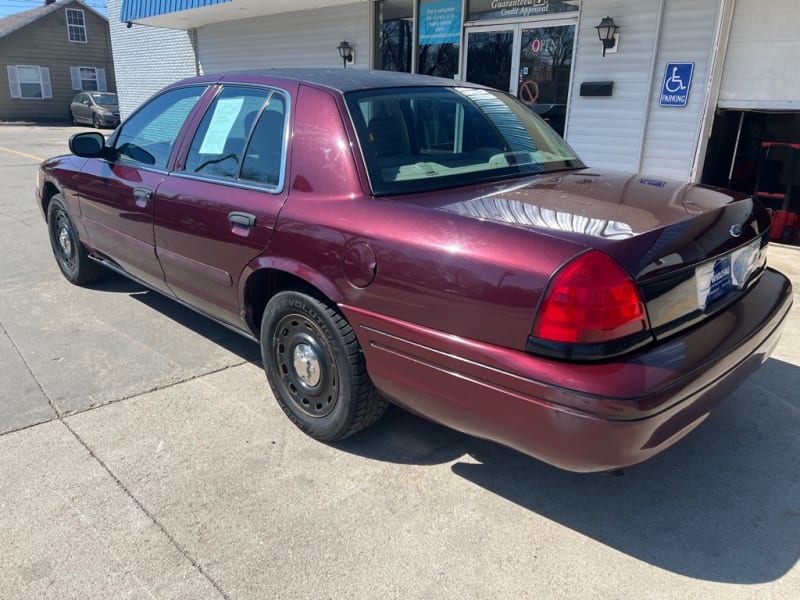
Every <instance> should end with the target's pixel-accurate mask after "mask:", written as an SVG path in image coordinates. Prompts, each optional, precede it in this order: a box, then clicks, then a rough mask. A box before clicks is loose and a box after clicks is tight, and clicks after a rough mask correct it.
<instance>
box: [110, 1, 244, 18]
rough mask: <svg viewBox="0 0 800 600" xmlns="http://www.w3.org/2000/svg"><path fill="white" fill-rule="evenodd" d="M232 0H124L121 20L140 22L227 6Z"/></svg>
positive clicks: (120, 14)
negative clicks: (162, 16)
mask: <svg viewBox="0 0 800 600" xmlns="http://www.w3.org/2000/svg"><path fill="white" fill-rule="evenodd" d="M230 1H231V0H122V9H121V10H120V13H119V20H120V21H122V22H127V21H138V20H140V19H147V18H150V17H158V16H160V15H166V14H169V13H175V12H180V11H183V10H191V9H193V8H205V7H207V6H214V5H215V4H225V3H226V2H230Z"/></svg>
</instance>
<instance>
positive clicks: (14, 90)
mask: <svg viewBox="0 0 800 600" xmlns="http://www.w3.org/2000/svg"><path fill="white" fill-rule="evenodd" d="M8 87H10V88H11V97H12V98H22V90H20V89H19V77H17V67H12V66H11V65H9V66H8Z"/></svg>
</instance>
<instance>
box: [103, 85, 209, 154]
mask: <svg viewBox="0 0 800 600" xmlns="http://www.w3.org/2000/svg"><path fill="white" fill-rule="evenodd" d="M204 91H205V88H204V87H199V86H198V87H186V88H178V89H175V90H170V91H168V92H166V93H164V94H161V95H160V96H157V97H156V98H154V99H153V100H151V101H150V102H149V103H148V104H146V105H144V106H143V107H142V108H141V109H140V110H138V111H137V112H136V113H135V114H134V115H132V116H131V117H130V118H129V119H128V120H127V121H125V124H124V125H123V126H122V128H121V129H120V130H119V135H118V136H117V139H116V141H115V143H114V149H115V150H116V155H117V159H118V160H119V161H121V162H132V163H140V164H143V165H148V166H153V167H156V168H160V169H164V168H166V166H167V160H169V155H170V153H171V152H172V148H173V147H174V146H175V142H176V141H177V139H178V134H179V133H180V130H181V128H182V127H183V124H184V122H186V118H187V117H188V116H189V113H190V112H191V111H192V108H194V105H195V104H196V103H197V101H198V100H199V99H200V96H201V95H202V94H203V92H204Z"/></svg>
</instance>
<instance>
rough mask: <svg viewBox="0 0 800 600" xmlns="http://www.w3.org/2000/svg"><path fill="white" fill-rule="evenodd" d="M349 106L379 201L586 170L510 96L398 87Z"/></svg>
mask: <svg viewBox="0 0 800 600" xmlns="http://www.w3.org/2000/svg"><path fill="white" fill-rule="evenodd" d="M345 100H346V102H347V106H348V109H349V111H350V114H351V116H352V118H353V122H354V124H355V128H356V132H357V134H358V137H359V142H360V145H361V150H362V152H363V154H364V157H365V160H366V163H367V170H368V171H369V177H370V182H371V185H372V191H373V193H375V194H376V195H382V194H402V193H416V192H425V191H429V190H435V189H441V188H445V187H453V186H458V185H467V184H472V183H479V182H484V181H494V180H498V179H509V178H513V177H519V176H520V175H532V174H538V173H550V172H553V171H563V170H566V169H577V168H582V167H583V163H581V161H580V159H579V158H578V157H577V156H576V155H575V153H574V152H573V151H572V149H571V148H570V147H569V146H568V145H567V144H566V142H564V140H562V139H561V137H560V136H559V135H558V134H557V133H556V132H555V131H553V130H552V129H551V128H550V126H549V125H547V123H545V122H544V121H543V120H542V119H541V118H539V117H538V116H537V115H536V114H535V113H534V112H533V111H532V110H530V109H529V108H528V107H527V106H525V105H524V104H522V103H521V102H519V101H518V100H516V99H515V98H513V97H512V96H509V95H508V94H505V93H503V92H498V91H494V90H486V89H476V88H459V87H454V88H446V87H441V88H437V87H427V88H396V89H384V90H366V91H358V92H350V93H348V94H346V95H345Z"/></svg>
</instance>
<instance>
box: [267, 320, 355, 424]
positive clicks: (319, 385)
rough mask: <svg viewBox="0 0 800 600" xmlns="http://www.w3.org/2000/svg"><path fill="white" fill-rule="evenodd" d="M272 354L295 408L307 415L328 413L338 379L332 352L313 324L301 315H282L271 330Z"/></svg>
mask: <svg viewBox="0 0 800 600" xmlns="http://www.w3.org/2000/svg"><path fill="white" fill-rule="evenodd" d="M272 356H273V360H274V361H275V363H276V366H277V368H278V371H279V372H280V374H281V382H282V384H283V385H284V387H285V388H286V392H287V393H288V394H289V396H290V397H291V398H292V400H293V401H294V403H295V404H296V406H297V408H299V409H300V410H302V411H303V412H305V413H306V414H307V415H309V416H311V417H325V416H327V415H329V414H330V413H331V411H332V410H333V409H334V408H335V407H336V399H337V396H338V393H339V382H338V377H337V374H336V364H335V363H334V361H333V352H332V351H331V349H330V348H329V347H328V344H327V342H326V341H325V338H324V336H323V335H322V332H320V331H319V329H318V328H317V327H316V325H315V324H314V323H313V322H312V321H311V320H309V319H308V318H307V317H305V316H304V315H301V314H290V315H287V316H285V317H283V319H281V320H280V322H279V323H278V325H277V327H276V330H275V335H274V338H273V342H272Z"/></svg>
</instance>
